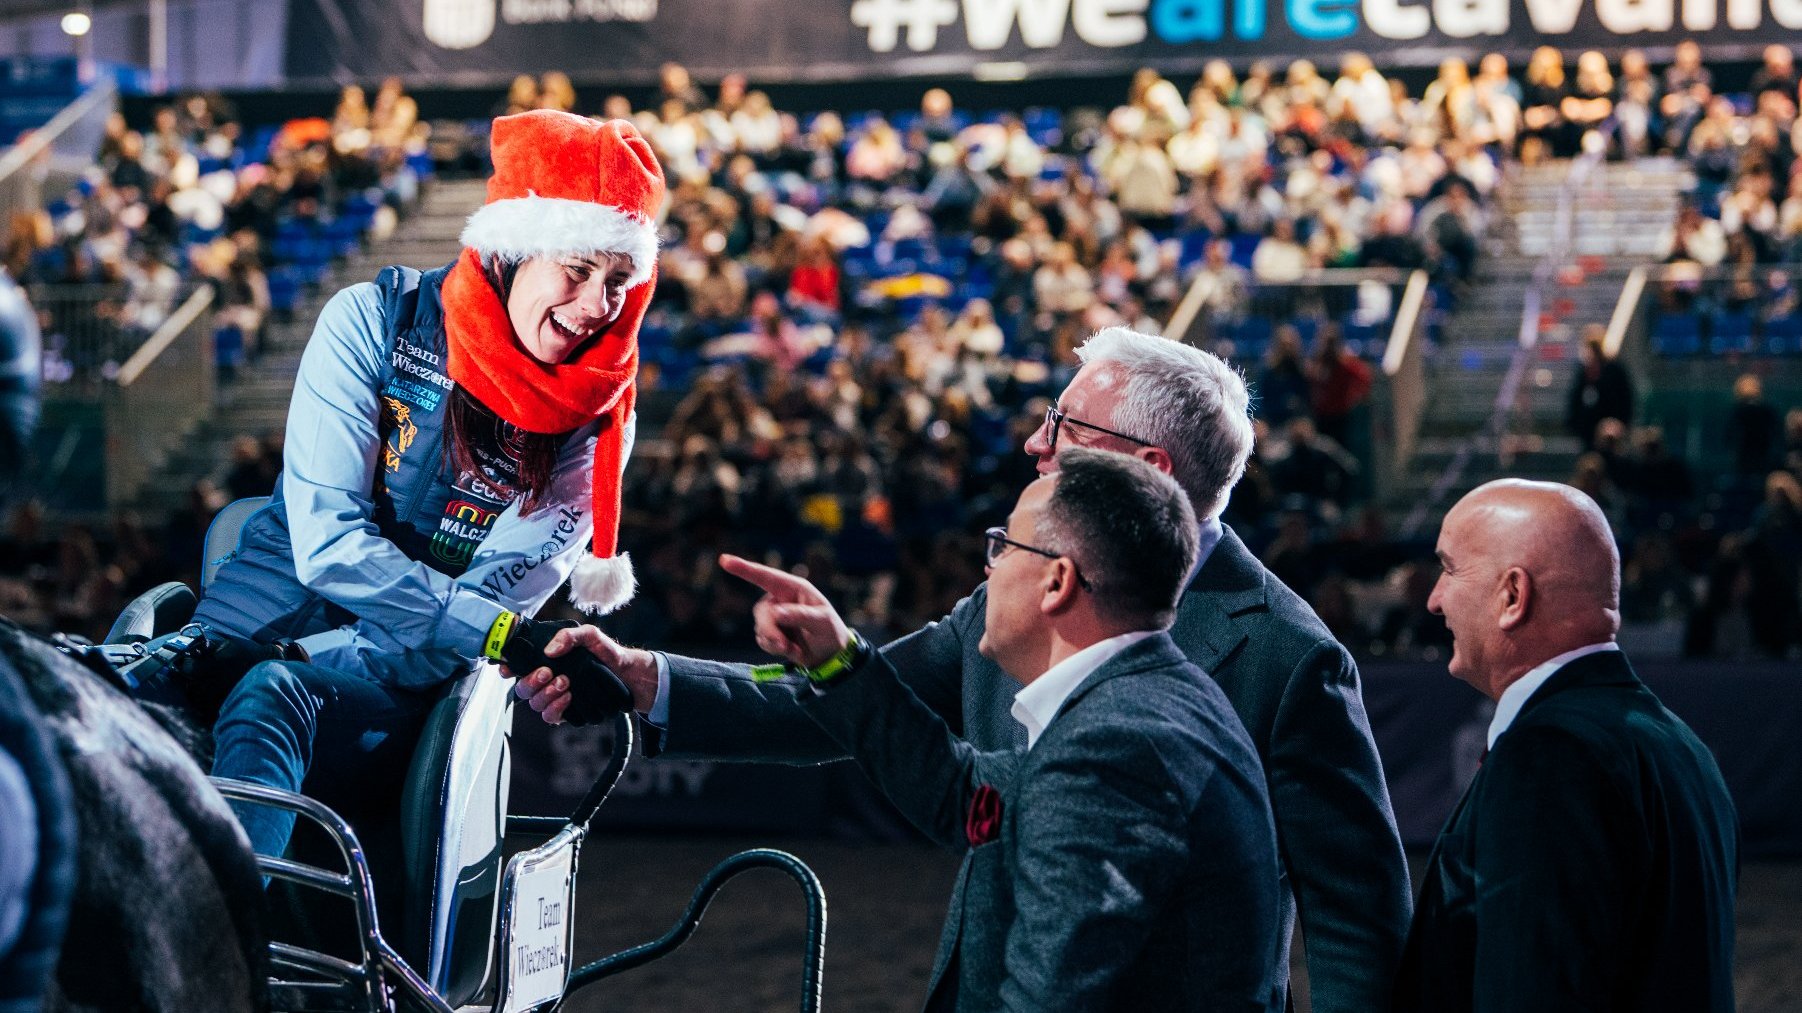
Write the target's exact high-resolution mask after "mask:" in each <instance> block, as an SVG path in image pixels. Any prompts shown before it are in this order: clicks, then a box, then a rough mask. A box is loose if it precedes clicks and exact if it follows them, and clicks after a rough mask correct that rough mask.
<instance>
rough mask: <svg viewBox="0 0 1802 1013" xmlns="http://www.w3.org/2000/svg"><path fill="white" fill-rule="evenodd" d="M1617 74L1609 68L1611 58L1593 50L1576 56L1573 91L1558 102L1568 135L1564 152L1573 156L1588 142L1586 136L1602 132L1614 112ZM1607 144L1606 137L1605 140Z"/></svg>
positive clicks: (1571, 89)
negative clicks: (1615, 78) (1575, 74)
mask: <svg viewBox="0 0 1802 1013" xmlns="http://www.w3.org/2000/svg"><path fill="white" fill-rule="evenodd" d="M1615 94H1616V92H1615V88H1614V75H1613V74H1612V73H1610V72H1609V70H1608V58H1607V57H1606V56H1603V55H1602V54H1601V53H1600V52H1599V51H1597V50H1594V49H1591V50H1588V51H1586V52H1584V53H1583V54H1582V55H1580V56H1578V57H1577V76H1576V80H1575V81H1574V82H1572V85H1571V88H1570V93H1569V94H1567V95H1565V96H1564V100H1563V101H1562V102H1561V103H1559V110H1560V111H1561V112H1562V113H1563V114H1564V120H1565V123H1566V124H1567V129H1568V131H1569V134H1568V135H1567V139H1566V145H1567V148H1566V149H1565V150H1564V151H1562V152H1561V154H1566V155H1574V154H1576V153H1577V150H1578V147H1579V146H1580V145H1582V144H1583V143H1586V141H1585V136H1586V135H1587V134H1589V133H1590V132H1592V131H1600V130H1602V129H1603V128H1604V126H1605V124H1607V122H1608V120H1609V118H1610V117H1611V116H1613V115H1614V98H1615ZM1602 140H1603V143H1606V139H1605V138H1604V139H1602Z"/></svg>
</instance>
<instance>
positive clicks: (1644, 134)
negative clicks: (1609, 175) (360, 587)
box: [1614, 49, 1659, 158]
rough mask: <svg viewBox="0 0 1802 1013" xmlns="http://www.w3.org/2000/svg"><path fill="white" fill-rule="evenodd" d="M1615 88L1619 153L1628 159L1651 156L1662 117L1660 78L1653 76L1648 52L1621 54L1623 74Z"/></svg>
mask: <svg viewBox="0 0 1802 1013" xmlns="http://www.w3.org/2000/svg"><path fill="white" fill-rule="evenodd" d="M1615 89H1616V93H1617V99H1616V101H1615V104H1614V118H1615V125H1614V139H1615V144H1616V147H1617V150H1618V151H1619V152H1620V154H1621V156H1622V157H1624V158H1640V157H1643V156H1645V155H1649V154H1651V153H1652V146H1653V139H1654V137H1655V131H1654V126H1655V125H1656V123H1657V117H1658V98H1659V96H1658V78H1657V77H1655V76H1654V75H1653V74H1652V67H1651V64H1650V63H1649V62H1647V60H1646V54H1645V51H1644V50H1639V49H1629V50H1627V51H1626V52H1625V53H1623V54H1621V72H1620V77H1619V79H1618V80H1617V81H1616V83H1615Z"/></svg>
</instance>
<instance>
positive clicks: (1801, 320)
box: [1764, 312, 1802, 355]
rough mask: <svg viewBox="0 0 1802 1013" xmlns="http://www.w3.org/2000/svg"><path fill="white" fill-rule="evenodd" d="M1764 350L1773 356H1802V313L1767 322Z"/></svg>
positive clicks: (1787, 314)
mask: <svg viewBox="0 0 1802 1013" xmlns="http://www.w3.org/2000/svg"><path fill="white" fill-rule="evenodd" d="M1764 350H1765V351H1767V352H1769V353H1771V354H1772V355H1796V354H1802V312H1790V313H1786V314H1784V315H1783V316H1780V317H1773V318H1772V319H1770V320H1767V321H1765V325H1764Z"/></svg>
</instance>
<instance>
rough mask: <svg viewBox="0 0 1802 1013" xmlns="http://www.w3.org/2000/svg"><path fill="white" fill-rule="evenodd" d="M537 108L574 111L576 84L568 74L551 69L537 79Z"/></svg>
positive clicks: (563, 111)
mask: <svg viewBox="0 0 1802 1013" xmlns="http://www.w3.org/2000/svg"><path fill="white" fill-rule="evenodd" d="M538 108H540V109H554V110H556V111H557V112H560V113H573V112H575V111H576V86H575V82H573V81H571V80H570V79H569V75H568V74H565V73H564V72H562V71H560V70H552V71H547V72H546V73H545V74H544V76H542V77H540V78H539V79H538Z"/></svg>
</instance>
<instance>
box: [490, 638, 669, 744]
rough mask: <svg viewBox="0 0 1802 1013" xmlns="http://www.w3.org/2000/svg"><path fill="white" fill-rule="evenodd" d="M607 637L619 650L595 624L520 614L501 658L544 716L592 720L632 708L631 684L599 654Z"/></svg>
mask: <svg viewBox="0 0 1802 1013" xmlns="http://www.w3.org/2000/svg"><path fill="white" fill-rule="evenodd" d="M603 642H604V643H605V645H606V646H608V647H611V648H612V649H613V651H615V652H619V651H620V648H619V647H618V645H616V644H613V642H612V641H610V640H607V639H606V637H605V636H604V635H603V634H602V633H601V631H599V630H597V629H595V628H594V627H592V626H580V625H578V624H576V623H574V622H571V621H569V620H567V619H559V620H547V621H544V622H538V621H535V620H531V619H527V618H525V617H524V616H519V617H517V618H516V619H514V621H513V623H512V628H511V629H510V630H508V631H507V633H506V634H505V639H504V641H503V642H502V644H501V646H500V658H499V660H500V662H501V664H502V665H504V666H505V667H506V670H507V673H508V674H509V675H511V676H514V677H517V678H518V679H519V682H518V683H517V684H515V686H514V688H513V691H514V693H515V695H517V696H519V697H520V698H521V699H523V700H527V701H529V702H530V703H531V705H532V709H533V710H535V711H538V712H539V713H540V714H542V715H543V716H544V719H545V721H547V722H550V723H552V724H556V723H557V722H559V721H567V722H569V723H570V724H572V725H578V726H579V725H588V724H594V723H595V722H598V721H603V720H605V719H607V718H610V717H612V716H613V715H615V714H619V713H622V712H625V711H629V710H631V709H632V690H631V689H630V688H628V687H627V685H626V683H625V682H624V681H623V680H621V678H620V677H619V675H618V674H617V673H616V672H615V671H614V670H613V668H612V667H610V666H608V665H607V663H606V662H605V661H603V660H602V658H601V655H602V653H603V651H602V650H601V649H600V648H602V645H603ZM578 646H580V647H581V648H583V649H581V650H578V649H576V648H577V647H578ZM654 677H655V676H654V675H653V678H654Z"/></svg>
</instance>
